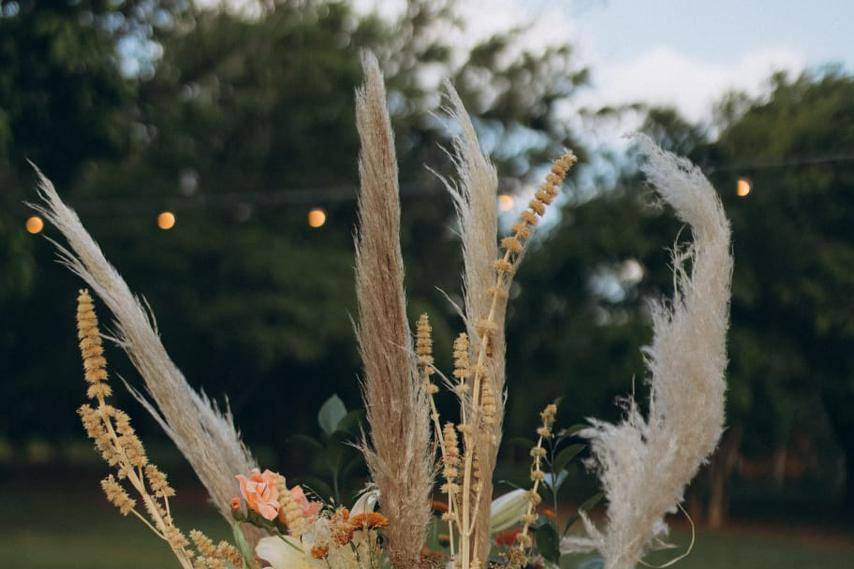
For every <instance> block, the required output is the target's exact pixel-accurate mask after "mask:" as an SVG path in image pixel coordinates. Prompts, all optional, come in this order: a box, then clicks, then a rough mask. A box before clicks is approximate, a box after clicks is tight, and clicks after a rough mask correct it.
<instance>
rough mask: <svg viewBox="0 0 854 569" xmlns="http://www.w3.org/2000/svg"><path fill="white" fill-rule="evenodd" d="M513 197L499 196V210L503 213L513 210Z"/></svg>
mask: <svg viewBox="0 0 854 569" xmlns="http://www.w3.org/2000/svg"><path fill="white" fill-rule="evenodd" d="M513 201H514V200H513V196H511V195H508V194H501V195H500V196H498V209H499V210H501V211H504V212H506V211H510V210H511V209H513Z"/></svg>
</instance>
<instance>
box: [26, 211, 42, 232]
mask: <svg viewBox="0 0 854 569" xmlns="http://www.w3.org/2000/svg"><path fill="white" fill-rule="evenodd" d="M25 227H26V228H27V232H28V233H32V234H33V235H35V234H36V233H41V232H42V229H44V221H42V218H40V217H39V216H37V215H33V216H31V217H28V218H27V223H26V224H25Z"/></svg>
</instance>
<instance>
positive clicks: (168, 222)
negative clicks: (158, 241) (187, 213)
mask: <svg viewBox="0 0 854 569" xmlns="http://www.w3.org/2000/svg"><path fill="white" fill-rule="evenodd" d="M175 221H176V220H175V214H174V213H172V212H171V211H162V212H160V215H158V216H157V227H159V228H160V229H162V230H163V231H168V230H170V229H172V228H173V227H175Z"/></svg>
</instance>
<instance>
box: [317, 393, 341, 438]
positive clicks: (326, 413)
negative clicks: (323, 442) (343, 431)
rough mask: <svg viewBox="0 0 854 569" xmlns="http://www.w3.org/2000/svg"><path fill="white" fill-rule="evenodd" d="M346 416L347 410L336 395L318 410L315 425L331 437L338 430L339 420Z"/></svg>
mask: <svg viewBox="0 0 854 569" xmlns="http://www.w3.org/2000/svg"><path fill="white" fill-rule="evenodd" d="M346 416H347V408H346V407H345V406H344V402H343V401H341V398H340V397H338V396H337V395H333V396H332V397H330V398H329V399H327V400H326V402H325V403H324V404H323V406H322V407H321V408H320V411H318V413H317V424H318V425H320V428H321V429H323V432H324V433H326V434H327V435H331V434H332V433H334V432H335V431H336V429H337V428H338V424H339V423H340V422H341V420H342V419H343V418H344V417H346Z"/></svg>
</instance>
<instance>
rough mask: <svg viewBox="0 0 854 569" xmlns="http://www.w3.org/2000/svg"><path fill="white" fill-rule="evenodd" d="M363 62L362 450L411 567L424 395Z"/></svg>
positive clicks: (392, 181) (383, 152)
mask: <svg viewBox="0 0 854 569" xmlns="http://www.w3.org/2000/svg"><path fill="white" fill-rule="evenodd" d="M362 63H363V67H364V73H365V82H364V85H363V86H362V87H361V88H360V89H359V90H358V91H357V92H356V125H357V127H358V130H359V137H360V140H361V153H360V157H359V174H360V178H361V192H360V194H359V214H358V216H359V217H358V221H359V226H358V230H357V233H356V296H357V299H358V305H359V321H358V324H357V330H356V331H357V335H358V339H359V348H360V351H361V355H362V361H363V364H364V382H363V391H364V400H365V407H366V410H367V417H368V422H369V423H370V425H371V433H370V441H369V442H366V443H365V444H364V445H363V452H364V455H365V460H366V462H367V464H368V467H369V469H370V471H371V476H372V478H373V481H374V482H375V483H376V485H377V487H378V488H379V491H380V501H381V504H382V509H383V512H384V513H385V515H386V516H387V517H388V519H389V527H388V529H386V530H385V533H386V536H387V537H388V554H389V558H390V559H391V561H392V563H393V565H394V566H395V567H397V568H406V569H409V568H411V567H415V566H416V565H417V564H418V563H419V559H420V555H421V548H422V546H423V544H424V541H425V537H426V529H427V524H428V523H429V520H430V515H431V512H430V500H429V497H430V492H431V489H432V486H433V476H434V470H435V468H434V460H433V453H432V446H431V442H430V417H429V409H430V405H429V400H428V397H427V393H426V390H425V388H424V384H423V382H422V381H421V380H420V379H419V376H418V371H417V367H416V360H415V357H414V350H413V345H412V334H411V331H410V327H409V323H408V321H407V318H406V298H405V293H404V287H403V277H404V270H403V258H402V255H401V252H400V196H399V189H398V179H397V161H396V156H395V151H394V136H393V134H392V130H391V121H390V119H389V115H388V110H387V108H386V95H385V87H384V85H383V78H382V74H381V72H380V69H379V65H378V63H377V60H376V58H375V57H374V56H373V55H370V54H366V55H365V56H364V58H363V62H362Z"/></svg>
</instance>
